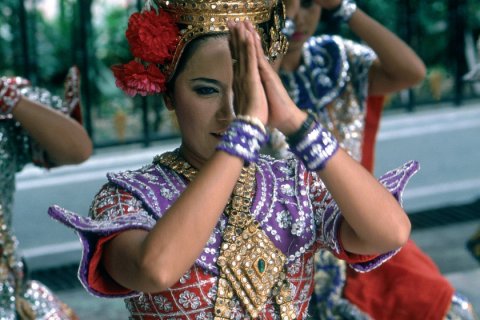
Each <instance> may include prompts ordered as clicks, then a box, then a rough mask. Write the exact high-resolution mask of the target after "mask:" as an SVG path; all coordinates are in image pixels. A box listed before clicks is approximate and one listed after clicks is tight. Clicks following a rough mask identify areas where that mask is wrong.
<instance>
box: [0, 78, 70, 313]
mask: <svg viewBox="0 0 480 320" xmlns="http://www.w3.org/2000/svg"><path fill="white" fill-rule="evenodd" d="M21 92H22V94H23V95H24V96H26V97H27V98H29V99H31V100H35V101H38V102H40V103H43V104H45V105H48V106H52V107H53V108H55V109H58V110H64V109H65V108H64V106H63V104H62V100H61V99H60V98H58V97H56V96H52V95H51V94H50V93H49V92H48V91H46V90H43V89H39V88H32V87H30V86H25V87H24V88H23V89H22V90H21ZM32 162H33V163H34V164H36V165H39V166H43V167H49V166H50V165H51V164H50V163H49V161H48V157H47V156H46V154H45V152H44V151H43V150H42V149H41V148H40V146H39V145H38V144H36V143H35V141H33V140H32V139H31V138H30V137H29V135H28V134H27V132H26V131H25V130H24V129H23V128H22V127H21V126H20V124H19V123H18V122H16V121H15V120H12V119H2V120H0V191H1V196H0V319H2V320H14V319H17V318H18V317H19V318H20V319H58V320H60V319H62V320H63V319H74V318H75V317H74V316H73V313H72V310H71V309H70V308H69V307H68V306H66V305H65V304H64V303H62V302H61V301H60V300H59V299H58V298H57V297H56V296H55V295H53V293H52V292H51V291H50V290H49V289H48V288H47V287H45V286H44V285H42V284H41V283H39V282H38V281H29V280H27V279H26V276H25V274H24V266H23V263H22V260H21V259H20V257H18V256H17V254H16V249H17V240H16V238H15V236H14V234H13V231H12V209H13V197H14V192H15V174H16V173H17V172H19V171H20V170H21V169H22V168H23V167H24V166H25V165H26V164H28V163H32Z"/></svg>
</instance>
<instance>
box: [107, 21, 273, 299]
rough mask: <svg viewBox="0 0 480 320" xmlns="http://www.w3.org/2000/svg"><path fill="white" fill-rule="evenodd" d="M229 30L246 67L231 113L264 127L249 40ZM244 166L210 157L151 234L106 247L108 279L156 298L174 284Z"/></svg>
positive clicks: (239, 74) (128, 235)
mask: <svg viewBox="0 0 480 320" xmlns="http://www.w3.org/2000/svg"><path fill="white" fill-rule="evenodd" d="M234 29H235V32H233V33H232V38H233V39H234V40H232V42H233V43H232V44H231V47H232V50H233V51H235V58H236V59H237V61H238V62H237V63H238V64H242V66H248V67H249V68H243V67H236V68H235V72H234V74H235V76H236V77H235V79H234V85H233V87H234V91H235V93H236V94H235V96H236V98H235V99H236V100H235V109H236V111H237V114H241V115H249V116H252V117H256V118H258V119H260V120H261V121H262V123H265V122H266V117H267V103H266V97H265V94H264V91H263V88H262V86H261V83H259V81H260V76H259V74H258V70H257V69H256V62H255V63H254V64H249V63H248V62H245V61H249V59H254V60H255V59H256V54H255V49H254V47H253V41H254V40H253V35H251V34H249V33H247V32H246V30H245V28H241V30H238V29H236V28H234ZM245 42H249V43H251V45H250V46H246V45H245ZM243 164H244V162H243V160H242V159H240V158H238V157H235V156H231V155H229V154H227V153H225V152H223V151H216V152H214V154H213V156H212V157H211V158H210V159H208V160H207V161H206V162H205V163H204V164H203V165H202V166H201V168H199V172H198V175H197V176H196V177H195V179H194V180H193V181H192V182H191V183H190V184H189V185H188V186H187V188H186V189H185V191H184V192H183V193H182V194H181V196H180V197H179V198H178V199H177V200H176V201H175V203H174V204H173V205H172V206H171V207H170V208H169V209H168V210H167V211H166V213H165V215H164V216H163V217H162V218H161V219H159V220H158V222H157V223H156V225H155V227H154V228H153V229H152V230H151V231H150V232H144V231H128V232H124V233H122V234H120V235H118V236H117V237H115V238H114V239H112V240H111V241H110V242H109V243H108V244H107V245H106V247H105V251H104V254H103V263H104V265H105V267H106V269H107V271H108V273H109V274H110V275H111V276H112V277H113V278H114V279H115V280H116V281H117V282H118V283H120V284H121V285H123V286H124V287H127V288H131V289H133V290H139V291H146V292H158V291H162V290H165V289H167V288H169V287H171V286H172V285H173V284H175V283H176V282H177V281H178V280H179V279H180V277H181V276H182V275H183V274H185V272H186V271H187V270H188V269H189V268H191V266H192V265H193V263H194V262H195V260H196V259H197V258H198V257H199V255H200V254H201V252H202V250H203V249H204V247H205V245H206V243H207V241H208V239H209V237H210V235H211V233H212V231H213V229H214V228H215V225H216V224H217V222H218V220H219V217H220V215H221V214H222V212H223V210H224V209H225V206H226V204H227V202H228V199H229V197H230V195H231V193H232V190H233V188H234V186H235V184H236V182H237V180H238V177H239V175H240V172H241V169H242V167H243Z"/></svg>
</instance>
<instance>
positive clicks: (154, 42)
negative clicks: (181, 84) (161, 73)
mask: <svg viewBox="0 0 480 320" xmlns="http://www.w3.org/2000/svg"><path fill="white" fill-rule="evenodd" d="M126 36H127V40H128V43H129V44H130V48H131V50H132V53H133V55H134V56H135V57H138V58H140V59H142V60H144V61H147V62H152V63H157V64H162V63H164V62H165V61H168V60H170V59H171V58H172V56H173V54H174V52H175V48H176V46H177V44H178V40H179V31H178V27H177V25H176V23H175V20H174V19H173V17H172V16H171V15H170V14H168V13H167V12H165V11H160V12H159V13H158V14H157V13H156V12H155V11H144V12H142V13H134V14H132V15H131V16H130V19H129V21H128V28H127V31H126Z"/></svg>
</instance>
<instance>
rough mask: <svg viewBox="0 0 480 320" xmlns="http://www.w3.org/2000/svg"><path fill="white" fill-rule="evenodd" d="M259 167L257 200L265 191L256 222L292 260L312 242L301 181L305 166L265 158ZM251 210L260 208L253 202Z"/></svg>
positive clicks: (312, 227)
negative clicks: (264, 200)
mask: <svg viewBox="0 0 480 320" xmlns="http://www.w3.org/2000/svg"><path fill="white" fill-rule="evenodd" d="M265 160H266V161H265ZM258 166H259V170H258V171H259V172H257V197H258V196H259V193H262V192H266V195H265V198H267V201H266V202H265V203H264V207H263V208H261V210H260V212H259V214H258V215H257V216H256V219H257V220H258V221H259V222H260V224H261V226H262V229H263V230H264V231H265V233H266V234H267V235H268V236H269V237H270V239H271V240H272V242H273V243H274V244H275V246H276V247H277V248H278V249H280V250H281V251H282V252H283V253H284V254H285V255H286V256H287V258H288V259H289V260H290V261H293V260H295V259H296V258H298V257H299V256H300V255H301V254H303V253H304V252H305V251H306V250H307V249H308V248H310V247H311V245H312V244H313V243H314V241H315V232H316V231H315V230H316V227H315V223H314V218H313V214H312V208H311V204H310V201H309V198H308V192H307V186H306V184H305V181H304V179H305V177H304V176H305V167H304V166H303V165H302V164H301V163H300V162H299V161H297V160H295V159H289V160H275V161H271V159H268V158H261V159H260V161H259V162H258ZM265 190H268V191H265ZM253 208H254V212H255V211H256V210H258V209H259V208H258V206H257V205H256V202H255V203H254V206H253Z"/></svg>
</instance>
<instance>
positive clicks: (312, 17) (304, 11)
mask: <svg viewBox="0 0 480 320" xmlns="http://www.w3.org/2000/svg"><path fill="white" fill-rule="evenodd" d="M296 1H298V0H287V1H286V2H285V6H286V10H287V12H292V11H293V12H294V16H293V17H290V18H291V19H293V21H294V22H295V33H294V34H293V35H292V37H291V39H290V41H289V46H288V51H289V52H293V51H296V50H301V49H302V46H303V44H304V43H305V42H306V41H307V40H308V38H310V37H311V36H313V34H314V33H315V30H316V29H317V24H318V22H319V21H320V14H321V12H322V8H321V7H320V6H319V5H318V4H317V3H316V2H315V1H313V0H301V1H300V7H299V8H298V9H297V8H296V5H295V2H296ZM292 9H293V10H292Z"/></svg>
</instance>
